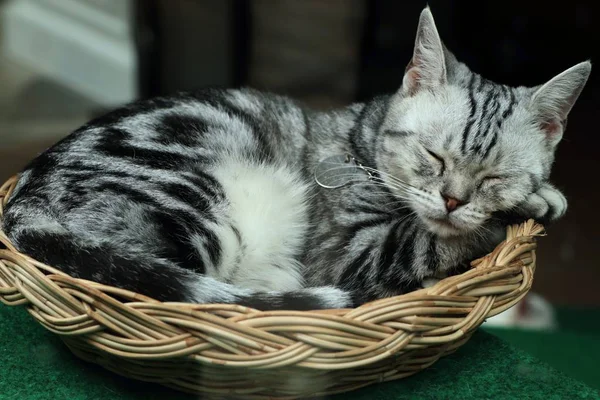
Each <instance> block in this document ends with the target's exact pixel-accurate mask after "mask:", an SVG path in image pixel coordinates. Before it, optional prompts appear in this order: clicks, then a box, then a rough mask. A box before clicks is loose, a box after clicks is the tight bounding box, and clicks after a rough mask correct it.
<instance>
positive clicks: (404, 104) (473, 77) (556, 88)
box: [3, 9, 591, 309]
mask: <svg viewBox="0 0 600 400" xmlns="http://www.w3.org/2000/svg"><path fill="white" fill-rule="evenodd" d="M590 69H591V65H590V63H589V62H584V63H581V64H578V65H576V66H574V67H572V68H571V69H569V70H567V71H565V72H563V73H562V74H560V75H558V76H557V77H555V78H554V79H552V80H551V81H549V82H548V83H546V84H545V85H542V86H539V87H536V88H525V87H518V88H512V87H507V86H504V85H498V84H495V83H493V82H490V81H488V80H486V79H484V78H482V77H481V76H479V75H477V74H475V73H473V72H471V71H470V70H469V69H468V68H467V67H466V66H465V65H464V64H462V63H460V62H458V61H457V60H456V59H455V58H454V56H453V55H452V54H451V53H450V52H449V51H447V50H446V49H445V48H444V46H443V45H442V42H441V41H440V38H439V37H438V33H437V30H436V28H435V24H434V21H433V17H432V16H431V13H430V11H429V9H425V10H424V11H423V13H422V14H421V17H420V23H419V28H418V32H417V39H416V43H415V52H414V56H413V59H412V61H411V63H410V64H409V66H408V67H407V70H406V72H405V76H404V80H403V84H402V87H401V88H400V89H399V91H398V92H397V93H395V94H393V95H391V96H384V97H380V98H376V99H374V100H372V101H371V102H369V103H366V104H354V105H351V106H349V107H347V108H344V109H340V110H337V111H333V112H316V111H311V110H307V109H305V108H303V107H301V106H300V105H298V104H297V103H295V102H294V101H292V100H290V99H287V98H284V97H280V96H276V95H271V94H264V93H259V92H257V91H254V90H214V89H213V90H205V91H201V92H199V93H193V94H179V95H175V96H171V97H165V98H157V99H151V100H146V101H140V102H137V103H134V104H131V105H129V106H126V107H124V108H121V109H119V110H116V111H114V112H112V113H109V114H108V115H106V116H103V117H101V118H99V119H96V120H94V121H91V122H90V123H88V124H86V125H85V126H83V127H82V128H80V129H79V130H77V131H76V132H74V133H73V134H71V135H70V136H68V137H67V138H65V139H64V140H62V141H61V142H59V143H58V144H56V145H55V146H53V147H52V148H50V149H49V150H47V151H46V152H45V153H43V154H42V155H40V156H39V157H38V158H36V159H35V160H34V161H33V162H32V163H31V164H30V165H29V166H28V167H27V168H26V169H25V170H24V171H23V173H22V174H21V176H20V180H19V182H18V185H17V187H16V189H15V191H14V193H13V195H12V197H11V198H10V201H9V203H8V205H7V207H6V210H5V214H4V220H3V228H4V231H5V232H6V233H7V235H8V237H9V238H10V239H11V240H12V241H13V243H14V244H15V245H16V247H17V248H18V249H19V250H21V251H23V252H24V253H27V254H29V255H31V256H33V257H35V258H37V259H38V260H40V261H42V262H45V263H48V264H51V265H54V266H56V267H58V268H60V269H62V270H63V271H65V272H67V273H68V274H70V275H72V276H75V277H81V278H84V279H89V280H94V281H98V282H101V283H105V284H109V285H114V286H118V287H122V288H125V289H130V290H133V291H137V292H140V293H143V294H146V295H149V296H152V297H154V298H156V299H158V300H163V301H186V302H199V303H208V302H224V303H231V302H235V303H238V304H245V305H249V306H253V307H257V308H262V309H278V308H286V309H313V308H324V307H348V306H354V305H357V304H360V303H362V302H365V301H369V300H373V299H377V298H382V297H386V296H390V295H395V294H400V293H404V292H407V291H410V290H413V289H415V288H417V287H419V286H421V285H422V284H423V283H424V282H425V280H427V279H429V278H432V277H435V276H438V275H439V274H446V273H449V272H452V271H453V270H454V269H456V268H458V267H461V266H463V265H465V264H466V263H467V262H468V261H469V260H471V259H473V258H475V257H478V256H481V255H482V254H484V253H485V252H487V251H489V250H490V249H491V248H492V247H493V246H494V245H495V244H497V243H498V241H499V240H500V239H501V237H502V232H503V225H504V224H505V223H506V220H503V219H502V218H501V216H502V215H508V214H510V215H513V216H515V215H516V216H517V217H519V218H522V219H525V218H529V217H533V218H538V219H540V220H544V221H548V220H554V219H556V218H558V217H560V216H561V215H562V214H563V213H564V212H565V210H566V206H567V204H566V201H565V199H564V196H563V195H562V194H561V193H560V192H559V191H558V190H556V189H555V188H554V187H552V186H551V185H550V184H549V183H548V181H547V180H548V176H549V174H550V169H551V165H552V162H553V158H554V155H553V154H554V149H555V147H556V145H557V143H558V142H559V141H560V139H561V137H562V133H563V129H564V121H565V120H566V117H567V115H568V113H569V111H570V110H571V107H572V106H573V104H574V102H575V100H576V99H577V97H578V96H579V94H580V92H581V90H582V89H583V87H584V85H585V82H586V80H587V78H588V75H589V73H590ZM343 153H351V154H353V155H354V156H356V157H357V158H358V159H359V160H360V161H361V162H362V163H363V164H364V165H365V166H367V167H370V168H375V169H377V170H379V171H380V172H379V173H375V179H374V180H373V181H371V182H368V183H367V182H361V183H358V184H351V185H347V186H345V187H342V188H339V189H324V188H321V187H319V186H318V185H317V184H316V183H315V182H314V179H313V172H314V169H315V166H316V165H317V164H318V163H319V161H320V160H322V159H324V158H326V157H329V156H331V155H335V154H343ZM343 171H344V170H341V172H343ZM382 182H383V183H382ZM402 182H404V183H406V184H408V185H409V186H407V185H405V184H403V183H402ZM448 210H449V211H448Z"/></svg>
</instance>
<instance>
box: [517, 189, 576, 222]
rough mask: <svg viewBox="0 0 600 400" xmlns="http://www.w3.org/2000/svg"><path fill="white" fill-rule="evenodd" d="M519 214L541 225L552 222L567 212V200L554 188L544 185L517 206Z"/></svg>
mask: <svg viewBox="0 0 600 400" xmlns="http://www.w3.org/2000/svg"><path fill="white" fill-rule="evenodd" d="M518 212H519V214H520V215H521V216H522V217H525V218H533V219H535V220H536V221H539V222H542V223H548V222H554V221H556V220H557V219H559V218H561V217H562V216H563V215H565V213H566V212H567V199H566V198H565V196H564V195H563V194H562V193H561V192H560V191H559V190H558V189H556V188H555V187H554V186H552V185H550V184H549V183H544V184H543V185H542V187H540V189H539V190H538V191H537V192H535V193H532V194H530V195H529V196H528V197H527V199H526V200H525V201H524V202H523V203H522V204H521V205H520V206H519V210H518Z"/></svg>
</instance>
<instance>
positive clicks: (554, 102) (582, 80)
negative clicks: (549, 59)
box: [531, 61, 592, 146]
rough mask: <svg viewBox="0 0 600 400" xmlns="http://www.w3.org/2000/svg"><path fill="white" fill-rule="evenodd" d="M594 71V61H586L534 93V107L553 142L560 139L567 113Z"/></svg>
mask: <svg viewBox="0 0 600 400" xmlns="http://www.w3.org/2000/svg"><path fill="white" fill-rule="evenodd" d="M591 71H592V64H591V63H590V62H589V61H584V62H582V63H579V64H577V65H575V66H573V67H571V68H569V69H568V70H566V71H564V72H562V73H560V74H558V75H556V76H555V77H554V78H552V79H550V81H548V82H547V83H545V84H544V85H542V86H541V87H539V88H538V89H536V90H535V92H534V93H533V95H532V97H531V107H532V109H533V110H534V112H535V113H536V114H537V116H538V118H539V121H540V127H541V128H542V131H543V132H544V133H545V134H546V136H547V137H548V140H549V141H550V143H551V144H552V146H556V145H557V144H558V142H560V139H561V138H562V134H563V130H564V125H565V122H566V120H567V116H568V115H569V112H570V111H571V109H572V108H573V105H575V101H577V98H578V97H579V95H580V94H581V91H582V90H583V87H584V86H585V84H586V82H587V80H588V78H589V76H590V72H591Z"/></svg>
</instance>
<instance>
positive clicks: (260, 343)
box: [0, 176, 543, 398]
mask: <svg viewBox="0 0 600 400" xmlns="http://www.w3.org/2000/svg"><path fill="white" fill-rule="evenodd" d="M17 179H18V178H17V177H16V176H15V177H12V178H11V179H9V180H8V181H7V182H6V183H4V185H2V187H0V218H1V216H2V212H3V208H4V205H5V204H6V202H7V200H8V198H9V197H10V195H11V193H12V191H13V190H14V187H15V185H16V182H17ZM542 233H543V227H542V226H541V225H540V224H538V223H536V222H535V221H533V220H529V221H527V222H524V223H522V224H519V225H512V226H509V227H507V231H506V235H507V236H506V239H505V240H504V241H503V242H502V243H501V244H500V245H499V246H497V247H496V249H495V250H494V251H493V252H491V253H490V254H488V255H486V256H485V257H482V258H480V259H478V260H475V261H473V262H472V268H471V269H470V270H469V271H467V272H465V273H463V274H460V275H455V276H451V277H449V278H446V279H444V280H442V281H440V282H439V283H437V284H436V285H434V286H432V287H429V288H426V289H420V290H417V291H414V292H411V293H408V294H404V295H400V296H394V297H390V298H385V299H381V300H377V301H374V302H370V303H367V304H363V305H361V306H359V307H357V308H354V309H331V310H315V311H260V310H255V309H252V308H249V307H244V306H240V305H235V304H204V305H202V304H186V303H174V302H159V301H157V300H154V299H152V298H150V297H148V296H144V295H142V294H139V293H134V292H131V291H127V290H123V289H119V288H114V287H110V286H106V285H102V284H99V283H96V282H91V281H86V280H82V279H76V278H73V277H70V276H68V275H67V274H65V273H63V272H61V271H59V270H57V269H56V268H53V267H51V266H48V265H45V264H43V263H40V262H38V261H36V260H34V259H33V258H31V257H29V256H27V255H24V254H21V253H20V252H18V251H17V250H16V249H15V247H14V246H13V245H12V243H11V242H10V240H9V239H8V238H7V237H6V235H5V234H4V233H3V232H1V231H0V242H1V243H2V244H3V245H4V247H5V248H4V249H0V301H2V302H3V303H4V304H7V305H23V306H25V307H26V308H27V311H28V312H29V313H30V314H31V315H32V317H33V318H34V319H36V320H37V321H38V322H39V323H40V324H41V325H42V326H44V327H45V328H46V329H48V330H50V331H51V332H54V333H56V334H57V335H59V336H60V337H61V339H62V340H63V341H64V342H65V343H66V344H67V346H68V347H69V348H70V349H71V351H73V353H75V354H76V355H77V356H78V357H80V358H82V359H85V360H88V361H91V362H95V363H99V364H101V365H102V366H104V367H105V368H107V369H109V370H112V371H114V372H117V373H119V374H121V375H124V376H128V377H132V378H134V379H141V380H147V381H153V382H159V383H161V384H163V385H166V386H170V387H173V388H176V389H178V390H182V391H187V392H192V393H204V394H207V393H212V394H227V395H235V396H238V397H244V398H295V397H299V396H305V395H317V394H319V395H320V394H332V393H338V392H344V391H348V390H352V389H355V388H358V387H362V386H365V385H368V384H372V383H375V382H380V381H385V380H393V379H399V378H402V377H405V376H409V375H412V374H414V373H416V372H418V371H420V370H422V369H424V368H426V367H428V366H429V365H431V364H432V363H434V362H435V361H436V360H437V359H439V358H440V357H441V356H443V355H446V354H449V353H451V352H453V351H454V350H456V349H457V348H458V347H460V346H461V345H462V344H464V343H465V342H466V341H467V340H468V338H469V337H470V335H471V334H472V333H473V332H474V330H475V329H476V328H477V327H479V326H480V325H481V324H482V323H483V322H484V320H485V319H486V318H489V317H491V316H493V315H496V314H498V313H500V312H503V311H504V310H506V309H508V308H510V307H512V306H513V305H514V304H516V303H517V302H518V301H520V300H521V299H522V298H523V297H524V296H525V295H526V294H527V292H528V291H529V289H530V288H531V284H532V280H533V274H534V271H535V261H536V257H535V249H536V240H535V239H536V237H538V236H540V235H542ZM183 364H185V365H186V366H187V367H186V368H188V370H189V372H188V370H185V371H182V370H181V365H183ZM290 369H294V371H296V372H295V373H300V372H298V371H301V373H302V374H306V376H311V382H321V381H319V379H321V380H322V381H323V382H321V383H320V385H321V386H319V384H317V383H315V384H314V385H312V386H311V387H310V388H306V387H303V388H300V387H298V388H292V389H290V388H286V387H284V386H282V385H283V383H282V382H281V381H282V376H283V375H282V374H284V375H285V374H289V371H290ZM200 370H201V372H202V374H207V373H210V374H212V375H211V377H212V378H211V379H210V380H200V379H199V378H193V379H192V378H191V376H196V375H193V374H199V373H200V372H198V371H200ZM207 371H208V372H207ZM175 372H177V373H176V374H175ZM366 373H368V374H370V375H367V376H368V377H370V379H365V378H364V374H366ZM236 374H242V375H240V378H239V380H236V381H235V382H236V385H237V386H235V385H234V386H235V387H233V388H229V389H227V387H224V386H223V385H224V383H222V382H224V381H227V380H228V379H229V380H231V379H233V378H232V377H235V376H238V375H236ZM278 374H279V375H278ZM357 374H358V375H360V376H363V378H360V377H359V376H358V375H357ZM361 374H362V375H361ZM188 375H189V376H188ZM325 377H327V379H325ZM267 378H268V379H271V380H268V379H267ZM249 379H250V380H249ZM263 381H264V382H267V381H268V382H270V383H264V382H263ZM199 382H200V383H199ZM243 382H253V383H254V385H255V386H254V387H252V385H251V384H249V383H248V384H242V383H243ZM230 383H231V382H230ZM257 385H258V386H257ZM261 385H262V386H261Z"/></svg>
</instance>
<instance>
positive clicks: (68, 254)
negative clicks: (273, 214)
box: [4, 215, 354, 311]
mask: <svg viewBox="0 0 600 400" xmlns="http://www.w3.org/2000/svg"><path fill="white" fill-rule="evenodd" d="M5 216H6V215H5ZM4 222H5V223H4V231H5V233H6V234H7V235H8V237H9V238H10V239H11V241H12V242H13V244H14V245H15V247H16V248H17V249H18V250H19V251H21V252H22V253H24V254H27V255H29V256H31V257H33V258H35V259H36V260H38V261H40V262H43V263H45V264H47V265H50V266H53V267H55V268H57V269H59V270H61V271H63V272H65V273H66V274H68V275H70V276H72V277H75V278H81V279H86V280H90V281H94V282H98V283H102V284H105V285H110V286H114V287H119V288H122V289H126V290H130V291H133V292H136V293H141V294H144V295H147V296H149V297H152V298H154V299H156V300H159V301H163V302H165V301H172V302H186V303H197V304H216V303H221V304H239V305H242V306H247V307H251V308H255V309H258V310H264V311H270V310H317V309H330V308H348V307H352V306H353V305H354V301H353V299H352V297H353V296H351V295H350V294H349V293H347V292H345V291H343V290H340V289H337V288H334V287H315V288H305V289H299V290H296V291H289V292H259V291H254V290H249V289H244V288H240V287H238V286H235V285H231V284H228V283H224V282H221V281H218V280H216V279H213V278H210V277H207V276H205V275H202V274H198V273H195V272H193V271H190V270H188V269H185V268H181V267H179V266H178V265H176V264H175V263H173V262H172V261H170V260H167V259H164V258H157V257H156V255H150V254H147V253H145V252H143V251H136V250H135V248H132V247H131V246H128V247H127V252H126V253H125V252H124V251H123V249H122V248H118V247H117V245H116V244H115V243H110V242H107V243H102V242H100V243H89V242H82V241H81V239H80V238H76V237H75V236H74V235H72V234H71V233H70V232H69V231H67V230H64V229H50V230H46V229H44V228H43V226H41V225H38V226H37V227H33V226H29V227H28V228H26V229H11V228H12V227H13V226H15V225H13V224H7V223H6V222H7V221H6V220H5V221H4ZM42 225H43V224H42Z"/></svg>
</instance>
